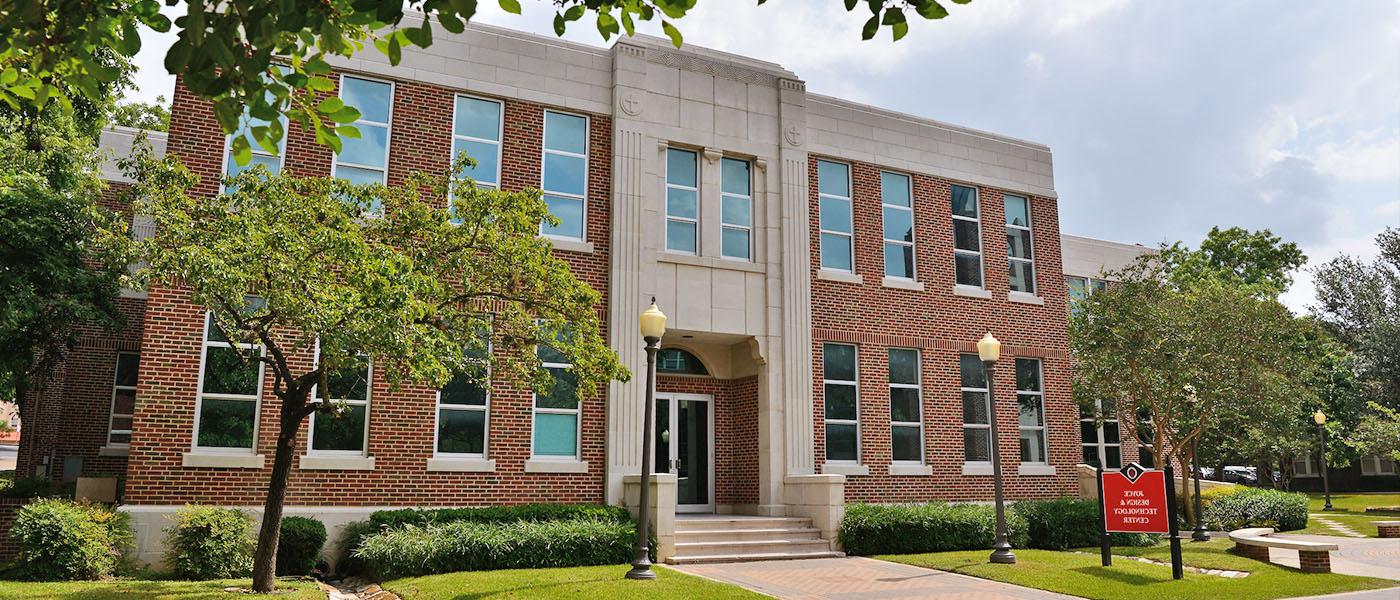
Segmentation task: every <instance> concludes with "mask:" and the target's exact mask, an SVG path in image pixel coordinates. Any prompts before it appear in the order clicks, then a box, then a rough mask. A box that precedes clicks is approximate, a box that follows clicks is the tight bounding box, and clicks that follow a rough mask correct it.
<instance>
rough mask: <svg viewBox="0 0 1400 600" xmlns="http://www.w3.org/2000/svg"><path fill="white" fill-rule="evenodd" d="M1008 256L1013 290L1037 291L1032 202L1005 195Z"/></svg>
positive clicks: (1031, 292)
mask: <svg viewBox="0 0 1400 600" xmlns="http://www.w3.org/2000/svg"><path fill="white" fill-rule="evenodd" d="M1005 199H1006V258H1007V260H1008V261H1009V262H1010V265H1009V268H1010V273H1011V291H1013V292H1024V293H1027V294H1034V293H1035V256H1034V249H1033V248H1032V243H1031V202H1030V200H1028V199H1026V198H1023V197H1021V196H1012V195H1011V194H1006V195H1005Z"/></svg>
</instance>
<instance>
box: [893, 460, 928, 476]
mask: <svg viewBox="0 0 1400 600" xmlns="http://www.w3.org/2000/svg"><path fill="white" fill-rule="evenodd" d="M890 475H899V476H908V477H919V476H925V475H933V466H932V465H912V464H910V465H901V464H897V463H890Z"/></svg>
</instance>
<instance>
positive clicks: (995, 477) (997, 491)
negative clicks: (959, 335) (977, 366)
mask: <svg viewBox="0 0 1400 600" xmlns="http://www.w3.org/2000/svg"><path fill="white" fill-rule="evenodd" d="M977 357H978V358H980V359H982V367H983V369H984V370H985V371H986V373H987V403H988V409H989V412H990V413H991V415H990V416H989V417H988V420H989V421H991V424H992V431H991V433H992V493H993V495H994V501H995V502H996V513H997V539H996V543H995V544H992V556H991V561H992V562H994V563H997V564H1003V565H1014V564H1016V554H1015V553H1013V552H1011V542H1009V541H1007V539H1006V501H1005V499H1004V498H1002V492H1001V450H1000V448H998V446H1000V445H1001V436H999V435H997V393H996V385H995V384H994V382H993V373H994V372H995V371H996V367H997V361H998V360H1000V359H1001V342H999V341H997V339H996V338H995V337H992V332H990V331H988V332H987V335H984V336H982V339H981V340H978V341H977Z"/></svg>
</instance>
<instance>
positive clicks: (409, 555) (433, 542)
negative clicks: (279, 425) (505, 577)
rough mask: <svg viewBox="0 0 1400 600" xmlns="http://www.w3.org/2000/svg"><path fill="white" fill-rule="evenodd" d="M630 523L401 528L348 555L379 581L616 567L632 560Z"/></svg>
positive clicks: (379, 535)
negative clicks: (464, 573)
mask: <svg viewBox="0 0 1400 600" xmlns="http://www.w3.org/2000/svg"><path fill="white" fill-rule="evenodd" d="M635 535H636V530H635V529H634V528H633V527H632V524H631V523H616V522H607V521H600V520H594V519H586V518H583V519H567V520H553V521H516V522H513V523H489V522H488V523H481V522H473V521H451V522H447V523H430V524H428V525H426V526H421V527H420V526H417V525H405V526H403V527H400V528H396V529H387V530H384V531H381V532H378V533H374V534H371V535H369V536H368V537H365V538H364V540H363V541H362V542H361V543H360V546H359V548H358V549H356V550H355V552H354V554H355V556H356V557H358V558H359V559H361V560H363V561H364V564H365V566H366V567H367V570H368V571H369V572H370V573H372V574H374V575H375V576H378V577H382V578H386V579H387V578H395V577H407V576H415V575H430V574H435V573H450V572H454V571H477V570H487V569H532V568H541V567H581V566H589V565H616V564H623V563H626V562H627V561H628V560H630V559H631V558H632V541H633V539H634V536H635Z"/></svg>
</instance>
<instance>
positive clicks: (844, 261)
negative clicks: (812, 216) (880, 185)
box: [817, 160, 855, 271]
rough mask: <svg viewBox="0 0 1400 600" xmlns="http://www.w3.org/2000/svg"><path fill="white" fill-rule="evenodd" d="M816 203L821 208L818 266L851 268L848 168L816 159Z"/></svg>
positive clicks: (850, 269)
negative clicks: (819, 262) (819, 258)
mask: <svg viewBox="0 0 1400 600" xmlns="http://www.w3.org/2000/svg"><path fill="white" fill-rule="evenodd" d="M817 202H818V209H819V210H820V211H821V215H820V217H819V218H820V228H821V261H822V262H821V265H822V268H823V269H831V270H834V271H853V270H854V262H853V259H852V252H853V249H852V244H853V242H854V239H855V238H854V233H853V231H854V230H853V229H852V228H851V226H852V223H851V168H850V166H848V165H844V164H841V163H835V162H831V161H827V160H819V161H817Z"/></svg>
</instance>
